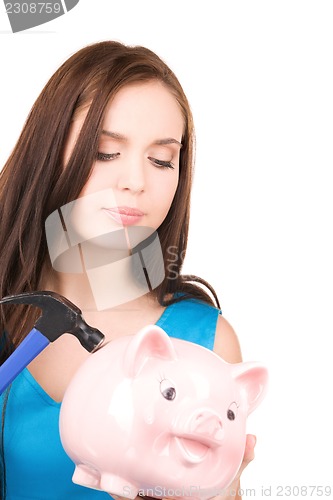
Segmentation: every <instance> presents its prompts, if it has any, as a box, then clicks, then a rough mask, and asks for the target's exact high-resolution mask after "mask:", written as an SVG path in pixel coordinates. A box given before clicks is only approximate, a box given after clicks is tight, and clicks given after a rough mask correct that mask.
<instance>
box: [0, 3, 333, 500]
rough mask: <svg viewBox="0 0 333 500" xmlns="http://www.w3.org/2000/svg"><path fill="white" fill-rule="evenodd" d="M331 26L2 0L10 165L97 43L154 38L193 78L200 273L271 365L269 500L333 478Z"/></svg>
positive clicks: (250, 352)
mask: <svg viewBox="0 0 333 500" xmlns="http://www.w3.org/2000/svg"><path fill="white" fill-rule="evenodd" d="M332 26H333V4H332V2H331V1H315V0H313V1H311V2H309V1H306V0H302V1H293V0H287V1H285V0H280V1H268V0H265V1H251V0H248V1H234V2H231V1H220V2H219V1H212V0H205V1H204V2H194V1H186V0H177V1H176V0H169V1H167V2H162V1H158V0H155V1H149V0H141V1H138V0H132V1H124V0H118V1H113V0H91V1H89V0H81V1H80V3H79V4H78V6H77V7H75V8H74V9H73V10H72V11H71V12H69V13H68V14H67V15H65V16H63V17H60V18H59V19H57V20H54V21H52V22H50V23H48V24H45V25H43V26H40V27H37V28H34V29H32V30H29V31H27V32H22V33H17V34H11V32H10V31H9V30H10V27H9V22H8V20H7V18H6V14H5V12H4V7H3V4H2V3H1V10H0V32H1V33H0V63H1V66H0V71H1V78H0V90H1V92H0V110H1V111H0V113H1V119H0V127H1V128H0V163H1V165H3V163H4V161H5V158H6V157H7V156H8V154H9V153H10V151H11V148H12V147H13V146H14V143H15V142H16V140H17V138H18V134H19V132H20V130H21V127H22V125H23V122H24V120H25V118H26V115H27V113H28V111H29V109H30V107H31V105H32V104H33V102H34V100H35V98H36V97H37V95H38V94H39V92H40V90H41V89H42V87H43V85H44V84H45V83H46V81H47V80H48V78H49V77H50V76H51V74H52V73H53V72H54V71H55V70H56V68H57V67H58V66H59V64H60V63H62V62H63V61H64V60H65V59H67V57H69V56H70V55H71V54H72V53H73V52H75V51H76V50H77V49H79V48H81V47H82V46H83V45H86V44H88V43H91V42H95V41H99V40H103V39H117V40H120V41H122V42H125V43H128V44H141V45H145V46H147V47H149V48H150V49H152V50H154V51H155V52H157V53H158V54H159V55H160V56H161V57H162V58H163V59H164V60H165V61H166V62H167V63H168V64H169V65H170V66H171V67H172V69H173V70H174V71H175V73H176V74H177V76H178V78H179V79H180V81H181V83H182V84H183V87H184V89H185V91H186V93H187V95H188V98H189V100H190V103H191V106H192V109H193V113H194V117H195V123H196V134H197V160H196V177H195V185H194V195H193V209H192V221H191V233H190V242H189V251H188V256H187V260H186V265H185V271H187V272H189V273H194V274H198V275H200V276H202V277H204V278H205V279H207V280H208V281H209V282H210V283H211V284H212V285H213V286H214V287H215V289H216V290H217V292H218V294H219V296H220V301H221V304H222V309H223V313H224V315H225V317H226V318H227V319H228V320H229V321H230V323H231V324H232V325H233V327H234V328H235V330H236V332H237V334H238V336H239V339H240V342H241V345H242V351H243V358H244V360H260V361H262V362H264V363H265V364H266V365H267V366H268V368H269V371H270V389H269V392H268V395H267V397H266V399H265V401H264V402H263V404H262V405H261V406H260V407H259V408H258V409H257V410H256V411H255V413H254V414H252V415H251V416H250V418H249V420H248V431H249V432H252V433H255V434H256V435H257V437H258V444H257V448H256V460H255V461H254V462H253V463H251V464H250V465H249V467H248V468H247V470H246V471H245V472H244V474H243V479H242V487H243V488H244V489H245V490H246V489H250V488H253V489H254V490H255V492H256V497H259V498H260V497H263V496H271V497H273V498H275V497H276V498H278V495H277V493H278V490H277V486H278V485H281V486H283V487H286V486H298V487H301V486H302V485H303V486H310V485H313V486H325V485H332V486H333V477H332V424H333V411H332V406H333V405H332V390H331V384H332V381H333V377H332V354H331V345H332V342H331V335H332V333H333V320H332V299H333V293H332V286H333V265H332V258H333V243H332V214H333V200H332V198H333V197H332V182H331V179H332V176H331V171H332V156H333V153H332V132H333V97H332V92H333V91H332V89H333V69H332V61H333V59H332V56H333V29H332ZM262 487H264V488H265V493H266V495H264V494H263V493H262ZM270 487H271V490H269V488H270ZM297 491H298V490H297V489H295V490H294V495H293V496H301V492H300V491H299V493H297ZM303 492H304V490H303ZM308 492H309V495H308V498H316V496H315V495H313V496H312V497H310V490H309V491H308ZM250 493H251V492H248V494H245V495H244V498H250V496H252V497H253V491H252V495H250ZM287 493H288V492H287V491H286V490H284V491H282V494H284V496H287ZM303 498H305V497H304V496H303Z"/></svg>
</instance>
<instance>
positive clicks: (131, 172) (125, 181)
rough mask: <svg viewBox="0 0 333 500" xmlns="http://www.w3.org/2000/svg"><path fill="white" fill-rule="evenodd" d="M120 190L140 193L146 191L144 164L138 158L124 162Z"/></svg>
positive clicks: (119, 181) (120, 176)
mask: <svg viewBox="0 0 333 500" xmlns="http://www.w3.org/2000/svg"><path fill="white" fill-rule="evenodd" d="M118 189H119V190H121V191H124V190H125V191H131V192H133V193H140V192H143V191H144V190H145V169H144V162H143V161H142V160H140V159H139V158H138V157H137V156H136V157H135V156H132V157H131V158H127V159H126V160H124V162H123V164H122V168H121V171H120V173H119V178H118Z"/></svg>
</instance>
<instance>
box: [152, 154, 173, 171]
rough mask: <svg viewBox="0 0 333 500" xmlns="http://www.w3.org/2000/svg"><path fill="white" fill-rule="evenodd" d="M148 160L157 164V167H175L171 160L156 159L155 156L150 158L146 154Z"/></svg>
mask: <svg viewBox="0 0 333 500" xmlns="http://www.w3.org/2000/svg"><path fill="white" fill-rule="evenodd" d="M148 160H149V161H151V162H152V163H154V164H155V165H157V166H158V167H162V168H175V167H174V166H173V163H172V162H171V161H163V160H158V159H157V158H152V157H151V156H148Z"/></svg>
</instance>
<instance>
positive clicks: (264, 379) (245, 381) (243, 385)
mask: <svg viewBox="0 0 333 500" xmlns="http://www.w3.org/2000/svg"><path fill="white" fill-rule="evenodd" d="M232 366H233V377H234V379H235V381H236V383H237V384H238V385H239V386H240V391H241V394H242V395H243V397H244V399H245V401H246V403H247V412H248V413H251V412H252V411H253V410H255V408H257V406H258V405H259V404H260V403H261V401H262V400H263V398H264V396H265V394H266V390H267V383H268V371H267V368H265V367H264V366H263V365H261V364H259V363H255V362H248V363H237V364H235V365H232Z"/></svg>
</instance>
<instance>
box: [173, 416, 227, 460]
mask: <svg viewBox="0 0 333 500" xmlns="http://www.w3.org/2000/svg"><path fill="white" fill-rule="evenodd" d="M172 432H173V435H174V439H175V442H176V445H177V450H178V453H179V454H180V455H181V456H182V459H183V460H184V461H185V462H187V463H192V464H198V463H200V462H203V460H204V459H205V457H206V455H207V453H208V452H209V450H212V449H216V448H217V447H219V446H221V445H222V443H223V438H224V430H223V424H222V419H221V418H220V416H219V415H218V414H217V413H214V412H212V411H211V410H209V409H202V410H200V411H197V412H195V413H194V414H192V415H190V416H189V418H187V419H186V421H185V422H184V421H183V422H181V421H179V420H178V422H177V423H176V424H175V425H174V426H173V430H172Z"/></svg>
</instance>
